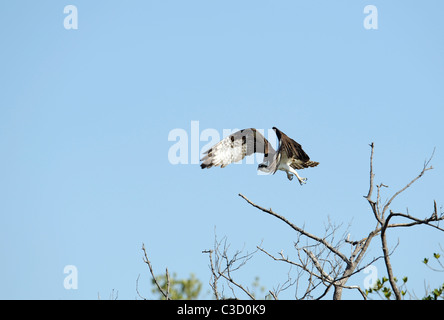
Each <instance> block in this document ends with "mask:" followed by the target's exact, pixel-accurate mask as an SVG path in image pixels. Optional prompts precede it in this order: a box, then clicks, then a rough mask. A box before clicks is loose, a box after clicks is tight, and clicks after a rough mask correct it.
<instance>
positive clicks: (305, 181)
mask: <svg viewBox="0 0 444 320" xmlns="http://www.w3.org/2000/svg"><path fill="white" fill-rule="evenodd" d="M291 173H293V174H294V175H295V176H296V178H298V180H299V183H300V185H301V186H302V185H303V184H304V183H307V178H301V177H300V176H299V175H298V173H297V171H296V170H294V169H293V170H292V171H291Z"/></svg>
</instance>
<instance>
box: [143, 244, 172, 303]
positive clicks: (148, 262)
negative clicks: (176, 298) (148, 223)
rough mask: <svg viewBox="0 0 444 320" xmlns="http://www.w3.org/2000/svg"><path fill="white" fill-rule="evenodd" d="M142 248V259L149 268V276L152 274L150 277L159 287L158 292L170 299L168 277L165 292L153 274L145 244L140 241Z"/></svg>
mask: <svg viewBox="0 0 444 320" xmlns="http://www.w3.org/2000/svg"><path fill="white" fill-rule="evenodd" d="M142 250H143V253H144V255H145V258H144V259H143V262H145V263H146V264H147V265H148V267H149V269H150V273H151V276H152V278H153V281H154V283H155V284H156V286H157V289H159V292H160V293H161V294H162V295H163V296H164V297H165V299H167V300H171V299H170V296H169V295H168V292H169V285H170V284H169V278H168V277H167V292H165V291H164V290H163V289H162V287H161V286H160V284H159V282H157V279H156V276H155V275H154V271H153V267H152V266H151V262H150V260H149V259H148V255H147V253H146V250H145V244H143V243H142Z"/></svg>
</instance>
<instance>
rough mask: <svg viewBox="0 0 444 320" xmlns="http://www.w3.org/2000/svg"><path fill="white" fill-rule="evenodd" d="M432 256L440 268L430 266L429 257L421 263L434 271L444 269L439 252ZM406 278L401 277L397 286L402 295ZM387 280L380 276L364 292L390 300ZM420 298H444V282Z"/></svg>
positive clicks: (390, 290) (390, 293) (390, 291)
mask: <svg viewBox="0 0 444 320" xmlns="http://www.w3.org/2000/svg"><path fill="white" fill-rule="evenodd" d="M433 258H434V259H436V261H435V260H433V261H434V262H435V263H436V264H438V265H439V266H440V267H441V269H439V267H438V268H436V267H432V266H431V264H432V263H429V262H430V259H431V258H424V260H422V263H424V264H425V265H426V266H427V267H428V268H430V269H432V270H434V271H439V272H442V271H444V264H443V263H442V262H441V261H440V260H439V259H440V258H441V255H440V254H439V253H433ZM394 280H395V282H396V283H397V282H398V279H396V278H395V279H394ZM407 280H408V278H407V277H404V278H402V284H401V285H400V286H399V288H400V290H401V295H402V297H404V296H405V294H406V293H407V290H405V284H406V283H407ZM387 282H388V279H387V278H386V277H382V279H381V280H379V279H378V280H377V281H376V284H375V286H374V287H373V288H370V289H368V290H365V294H366V295H367V296H368V295H369V294H371V293H374V294H377V295H379V296H380V297H382V298H385V299H387V300H390V298H391V297H392V289H391V286H390V284H388V283H387ZM422 300H444V283H443V284H442V285H441V286H440V287H438V288H436V289H433V290H431V292H430V293H429V294H428V295H427V296H425V297H424V298H422Z"/></svg>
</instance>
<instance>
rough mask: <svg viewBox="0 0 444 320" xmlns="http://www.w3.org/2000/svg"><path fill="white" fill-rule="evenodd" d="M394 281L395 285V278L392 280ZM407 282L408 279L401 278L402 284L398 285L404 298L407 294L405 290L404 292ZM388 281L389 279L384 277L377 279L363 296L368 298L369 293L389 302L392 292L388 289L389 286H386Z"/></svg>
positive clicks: (396, 280)
mask: <svg viewBox="0 0 444 320" xmlns="http://www.w3.org/2000/svg"><path fill="white" fill-rule="evenodd" d="M394 280H395V282H396V283H397V282H398V279H397V278H394ZM407 280H408V277H404V278H402V284H401V285H400V288H402V290H401V295H402V297H404V296H405V294H406V293H407V290H404V288H405V284H406V283H407ZM388 281H389V279H388V278H386V277H382V279H378V280H377V281H376V284H375V285H374V287H373V288H370V289H368V290H365V294H366V295H367V296H368V295H369V294H370V293H376V294H378V295H379V296H380V297H384V298H385V299H387V300H390V298H391V296H392V293H393V292H392V288H391V287H390V285H389V284H388V285H387V284H386V283H387V282H388Z"/></svg>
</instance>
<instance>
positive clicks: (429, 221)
mask: <svg viewBox="0 0 444 320" xmlns="http://www.w3.org/2000/svg"><path fill="white" fill-rule="evenodd" d="M370 147H371V155H370V187H369V191H368V194H367V195H366V196H364V197H365V198H366V200H367V201H368V203H369V204H370V208H371V211H372V214H373V216H374V218H375V220H376V227H375V228H374V229H372V230H371V231H370V232H369V233H368V234H367V235H366V236H365V237H363V238H362V239H360V240H354V241H353V240H350V239H349V237H348V236H345V237H342V239H340V240H338V241H336V242H333V241H331V240H332V239H333V237H332V236H330V238H331V239H329V237H326V236H323V237H320V236H316V235H314V234H312V233H310V232H308V231H306V230H305V229H304V228H301V227H299V226H297V225H295V224H293V223H292V222H290V221H289V220H287V219H286V218H285V217H284V216H282V215H279V214H278V213H276V212H274V211H273V210H272V209H271V208H270V209H266V208H264V207H262V206H259V205H257V204H256V203H254V202H252V201H251V200H249V199H248V198H247V197H245V196H244V195H242V194H239V196H240V197H241V198H243V199H244V200H245V201H246V202H247V203H249V204H250V205H252V206H253V207H255V208H257V209H259V210H261V211H262V212H265V213H267V214H269V215H271V216H273V217H275V218H277V219H279V220H280V221H282V222H284V223H285V224H286V225H287V226H289V227H290V228H292V229H293V230H294V231H295V232H296V233H297V234H298V239H299V238H300V237H305V238H307V239H308V240H309V241H310V243H311V244H309V245H305V246H300V245H299V241H298V242H297V243H295V248H296V250H297V253H298V261H294V260H290V259H289V258H288V257H285V256H284V255H283V253H282V252H281V254H280V255H279V256H275V255H272V254H270V253H269V252H267V251H266V250H265V249H263V248H260V247H258V249H259V250H260V251H262V252H264V253H265V254H266V255H268V256H269V257H271V258H272V259H274V260H276V261H281V262H284V263H288V264H290V265H292V266H296V267H297V268H299V269H300V270H302V271H304V272H305V273H307V275H308V279H309V285H308V287H307V290H306V292H305V294H304V296H303V298H305V297H307V296H309V294H310V293H311V292H312V290H313V289H314V288H315V287H319V286H320V285H321V284H322V285H323V286H324V287H325V289H324V292H323V293H322V294H321V295H320V296H318V297H317V298H322V297H324V296H325V295H326V294H327V292H328V291H329V290H330V289H331V288H333V289H334V292H333V299H335V300H338V299H341V297H342V292H343V289H353V290H358V291H359V292H360V293H361V295H362V297H363V298H364V299H366V298H367V297H366V295H365V293H364V292H363V290H362V289H361V288H360V287H359V286H347V285H346V283H347V281H348V280H349V279H350V277H351V276H353V275H354V274H356V273H358V272H360V271H361V270H363V269H364V268H366V267H367V266H368V265H370V264H372V263H374V262H375V261H376V260H378V259H380V258H383V259H384V263H385V266H386V269H387V273H388V279H389V282H390V285H391V287H392V290H393V292H394V294H395V297H396V299H401V298H402V296H401V293H400V291H399V289H398V287H397V285H396V281H395V278H394V276H393V270H392V265H391V262H390V254H391V253H390V251H389V249H388V244H387V231H388V230H389V229H392V228H399V227H413V226H415V225H427V226H430V227H432V228H435V229H437V230H439V231H444V229H443V228H441V227H440V226H439V222H440V221H442V220H444V214H443V213H442V212H441V213H439V214H438V209H437V205H436V202H435V201H434V205H433V211H432V214H431V215H430V216H428V217H427V218H418V217H414V216H412V215H410V214H409V213H401V212H393V211H392V210H391V209H390V205H391V203H392V202H393V200H395V198H396V197H398V196H399V195H400V194H401V193H402V192H404V191H405V190H406V189H407V188H409V187H410V186H411V185H412V184H413V183H415V182H416V181H417V180H418V179H420V178H421V177H422V176H423V175H424V174H425V173H426V172H427V171H429V170H431V169H432V167H431V166H429V164H430V161H431V160H432V158H433V154H432V156H431V157H430V158H429V159H428V160H427V161H426V162H425V163H424V167H423V168H422V170H421V172H420V173H419V174H418V175H417V176H416V177H415V178H414V179H412V180H411V181H410V182H409V183H408V184H407V185H405V186H404V187H403V188H402V189H400V190H398V191H397V192H395V193H394V194H393V195H392V196H391V197H390V198H389V200H388V201H387V202H385V203H384V204H382V203H381V189H382V188H388V187H387V186H386V185H384V184H383V183H381V184H379V185H376V188H377V194H376V200H373V197H374V194H373V191H374V189H375V184H374V177H375V175H374V173H373V154H374V144H373V143H372V144H370ZM394 218H398V219H400V220H401V221H399V222H397V223H393V222H392V220H393V219H394ZM332 229H333V231H334V229H335V228H333V227H332ZM333 234H334V232H332V233H331V235H333ZM378 236H379V238H380V239H381V243H382V255H381V256H379V257H376V258H373V259H372V260H371V261H370V262H368V263H366V264H362V261H363V258H364V256H365V253H366V252H367V249H368V248H369V245H370V243H371V241H372V240H373V239H374V238H375V237H378ZM344 244H348V245H349V246H350V249H351V250H348V251H349V252H350V253H349V254H347V253H345V250H343V248H344ZM315 280H316V281H315ZM312 298H313V297H312Z"/></svg>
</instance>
